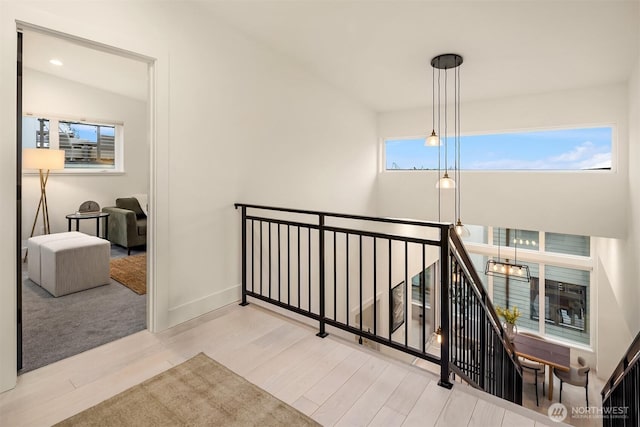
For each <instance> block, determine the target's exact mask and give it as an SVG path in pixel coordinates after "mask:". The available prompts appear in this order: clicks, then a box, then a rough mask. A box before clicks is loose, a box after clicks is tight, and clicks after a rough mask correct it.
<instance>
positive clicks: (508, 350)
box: [235, 203, 522, 404]
mask: <svg viewBox="0 0 640 427" xmlns="http://www.w3.org/2000/svg"><path fill="white" fill-rule="evenodd" d="M235 208H236V209H238V208H240V209H241V211H242V284H243V285H242V304H241V305H246V304H247V296H250V297H254V298H258V299H261V300H263V301H266V302H269V303H272V304H275V305H278V306H280V307H283V308H285V309H288V310H291V311H293V312H296V313H298V314H301V315H303V316H307V317H310V318H312V319H314V320H317V321H318V322H319V329H320V332H319V333H318V334H317V335H318V336H320V337H325V336H326V335H327V333H326V331H325V325H329V326H333V327H335V328H338V329H342V330H344V331H346V332H350V333H353V334H354V335H356V336H360V339H363V338H365V339H370V340H372V341H374V342H377V343H380V344H383V345H386V346H389V347H391V348H394V349H397V350H400V351H403V352H405V353H407V354H412V355H414V356H417V357H421V358H423V359H426V360H429V361H431V362H434V363H439V364H440V381H439V382H438V384H439V385H441V386H443V387H446V388H451V386H452V383H451V381H450V379H451V378H450V377H451V374H452V373H453V374H457V375H459V376H460V377H461V378H463V379H464V380H465V381H467V382H468V383H469V384H470V385H471V386H474V387H476V388H480V389H482V390H484V391H487V392H489V393H491V394H494V395H496V396H499V397H502V398H504V399H507V400H511V401H513V402H515V403H518V404H521V399H522V395H521V392H522V369H521V366H520V363H519V361H518V358H517V355H516V353H515V349H514V347H513V344H512V343H511V342H510V341H509V340H508V339H506V334H505V331H504V329H503V327H502V324H501V322H500V320H499V318H498V316H497V314H496V312H495V309H494V308H493V306H492V303H491V300H490V298H489V297H488V295H487V292H486V291H485V289H484V286H483V285H482V280H481V279H480V276H479V275H478V273H477V271H476V269H475V267H474V265H473V262H472V261H471V258H470V257H469V255H468V253H467V251H466V249H465V247H464V245H463V243H462V241H461V240H460V238H459V236H458V235H457V234H456V233H455V231H454V227H453V224H451V223H442V222H429V221H422V220H411V219H400V218H387V217H372V216H366V215H355V214H344V213H335V212H326V211H315V210H307V209H295V208H283V207H272V206H266V205H257V204H246V203H235ZM248 209H255V210H258V211H266V212H272V214H266V213H265V214H261V213H260V212H252V213H251V214H250V215H249V214H247V210H248ZM273 212H280V213H290V214H295V215H307V216H310V217H311V218H310V217H296V216H295V215H278V214H275V213H273ZM288 218H291V219H288ZM330 219H344V220H353V221H362V222H363V223H360V224H357V225H356V226H355V228H353V227H349V222H348V221H344V223H341V222H340V221H329V222H330V224H327V220H330ZM254 222H257V224H258V233H257V234H256V231H255V230H254ZM263 222H265V223H267V232H268V233H267V236H266V237H265V239H267V240H266V243H263ZM366 223H374V224H375V223H377V224H385V223H386V224H395V225H408V226H412V227H417V229H415V228H414V229H412V231H418V230H420V229H421V228H422V229H421V230H420V232H419V233H418V234H417V235H416V236H411V235H410V234H411V233H407V235H405V233H404V232H401V233H399V234H396V233H393V232H392V233H389V232H388V231H389V230H385V229H384V228H382V227H375V226H373V225H371V224H366ZM249 224H250V226H249ZM273 224H275V225H276V236H277V237H275V239H276V248H277V251H276V252H277V260H275V261H272V255H271V254H272V248H273V244H272V225H273ZM281 226H286V228H285V237H284V239H285V240H284V246H283V245H282V243H281V233H280V230H281V228H280V227H281ZM290 226H293V227H297V230H295V229H294V232H295V237H296V238H295V239H294V241H293V246H294V248H295V249H294V257H293V258H292V257H291V254H290V249H291V246H292V245H291V240H290V239H291V237H290V232H289V227H290ZM370 227H373V229H371V228H370ZM379 228H380V231H379V230H378V229H379ZM301 229H303V230H304V229H307V232H306V235H307V236H308V237H306V239H305V242H306V244H305V246H306V247H305V248H304V249H303V251H304V257H305V258H306V259H305V260H304V261H306V263H307V265H308V267H307V268H306V272H305V275H307V274H308V278H305V279H306V280H305V282H306V285H305V286H307V287H308V290H307V292H306V295H307V297H308V302H307V301H304V302H303V303H302V304H301V298H300V296H301V288H300V284H301V283H304V282H301V276H300V270H301V269H300V266H301V265H302V264H301V257H300V248H301V246H300V244H301V241H300V236H301V235H300V230H301ZM428 229H431V230H433V231H434V232H435V231H437V232H438V237H437V238H435V239H434V238H428V237H429V236H430V234H424V231H426V230H428ZM311 230H316V233H317V234H316V236H317V237H316V239H315V241H314V243H313V245H314V247H315V250H314V251H312V233H311ZM248 231H250V234H251V243H250V251H249V252H247V250H248V246H247V244H248V240H247V232H248ZM384 231H387V232H384ZM325 233H326V234H327V235H328V236H329V237H325ZM336 235H345V236H346V239H344V245H345V246H344V249H341V250H343V251H344V253H345V254H346V258H345V263H344V265H345V266H346V267H345V271H346V281H345V282H344V283H345V286H346V287H344V288H343V289H342V290H341V292H344V291H345V290H346V293H345V295H346V304H344V307H346V308H347V314H346V321H344V320H341V319H338V317H336V307H337V305H336V304H337V303H336V295H337V289H338V288H336V283H337V282H336V271H337V266H338V264H336ZM350 235H356V236H359V240H358V241H357V242H356V246H357V247H358V248H359V249H358V250H359V252H358V258H357V259H356V261H358V263H359V267H356V271H357V269H358V268H359V272H357V273H355V275H356V277H358V280H357V281H356V282H355V283H354V284H353V285H352V286H358V284H359V290H357V291H355V292H356V293H357V295H359V299H360V301H359V302H360V306H359V319H360V320H359V322H360V326H359V328H358V327H357V324H356V323H352V324H350V321H349V319H350V316H351V315H350V314H349V313H350V311H349V294H350V291H349V278H350V277H351V276H350V273H349V271H350V270H349V265H350V262H349V240H350V239H349V236H350ZM254 236H255V238H257V239H258V240H257V244H258V246H257V247H258V252H259V254H254V248H256V242H254ZM330 236H333V237H332V239H333V240H329V241H328V242H329V244H331V243H330V242H332V244H333V251H332V252H333V260H331V259H330V258H326V256H325V247H326V246H325V244H326V243H327V242H326V241H325V240H326V239H327V238H330ZM363 237H365V238H370V239H372V240H368V241H369V242H372V253H369V254H368V255H367V256H368V257H369V258H370V259H371V260H372V268H373V276H372V285H373V291H372V292H373V295H374V299H373V301H374V302H373V304H372V307H373V319H374V320H373V332H371V331H370V330H368V329H367V330H365V329H364V328H363V326H364V325H363V320H362V319H363V313H364V312H363V279H362V278H363V249H362V248H363V246H362V245H363ZM376 239H383V240H382V241H383V242H384V241H386V244H388V265H389V267H388V269H387V270H388V280H385V279H383V283H384V282H385V281H388V290H387V291H388V293H389V295H388V302H389V322H390V323H389V328H388V334H385V335H382V334H377V332H376V325H377V323H376V322H377V320H376V319H377V317H376V307H377V303H376V301H377V297H376V296H377V295H378V292H377V288H376V283H377V281H376V279H377V278H378V277H384V276H379V274H380V273H378V270H377V268H376V262H377V260H378V259H379V258H378V257H377V255H376V253H377V252H376V248H377V246H376V242H377V240H376ZM296 240H297V242H296ZM393 241H400V242H403V243H404V245H403V246H404V249H400V253H402V251H404V280H403V281H402V282H401V284H404V286H405V288H401V289H404V290H403V291H402V293H403V295H402V296H401V298H402V299H403V302H402V304H401V305H398V307H402V310H404V313H403V316H404V317H403V318H402V319H403V320H402V323H406V322H407V321H408V317H407V307H409V300H408V298H409V296H408V295H409V292H408V291H407V287H408V286H409V284H410V282H409V278H410V277H411V276H409V273H408V265H409V263H408V259H409V257H408V248H409V246H408V245H409V243H412V244H413V243H415V244H418V245H421V250H422V269H421V272H422V273H421V274H425V273H424V272H426V271H427V270H426V264H425V260H426V259H425V253H426V252H425V251H426V248H427V247H429V246H431V247H439V248H440V250H439V266H440V267H439V268H438V270H437V271H439V283H440V284H439V299H440V301H439V306H440V310H439V311H440V315H439V319H437V318H435V319H434V324H433V325H432V327H433V332H435V331H436V325H437V322H439V323H440V326H439V327H438V330H439V331H441V337H442V343H441V346H440V349H441V353H440V356H439V357H438V356H435V355H432V354H429V353H428V352H427V351H426V350H425V344H426V335H424V334H425V331H426V330H427V329H426V323H425V322H426V314H425V301H426V300H425V295H423V296H422V316H421V317H422V327H421V331H423V332H422V333H423V336H422V341H421V346H422V348H421V349H420V348H418V347H416V346H414V345H413V344H409V340H408V331H409V328H408V327H407V326H405V329H404V344H403V343H402V342H401V341H396V340H395V339H393V338H392V334H393V331H395V329H392V326H391V325H392V323H391V321H392V317H391V312H392V307H393V306H392V301H391V293H392V290H393V289H395V287H393V286H392V264H393V263H392V242H393ZM265 244H266V246H264V245H265ZM263 247H266V251H267V255H266V257H267V261H266V266H267V270H266V275H267V277H268V284H267V286H268V288H267V290H268V295H265V294H264V293H263V272H264V271H265V269H264V268H265V267H264V266H265V264H264V263H263ZM281 248H284V249H283V250H284V251H285V255H284V259H286V266H285V274H286V275H287V280H286V286H287V288H286V289H287V293H286V296H287V300H286V302H285V301H284V300H281V296H282V290H281V287H280V284H281V283H282V282H281V280H280V277H281V270H280V268H281V265H282V264H281V256H280V250H281ZM341 248H342V246H341ZM295 251H297V266H295V265H296V256H295ZM394 253H395V250H394ZM312 254H313V256H312ZM386 256H387V255H385V257H386ZM249 257H250V258H249ZM256 257H257V258H256ZM248 259H250V271H251V278H250V281H251V289H248V286H247V283H248V276H247V272H248V269H247V266H248V265H249V264H248V261H247V260H248ZM256 260H257V262H258V275H259V278H258V279H257V280H258V284H259V292H258V291H256V290H254V284H255V281H254V273H255V271H256V267H255V265H254V263H255V262H256ZM292 260H293V263H294V266H295V267H294V269H295V270H296V271H297V272H298V273H297V275H298V277H297V288H298V289H297V292H296V291H295V287H294V288H293V290H294V292H293V293H294V294H297V307H296V303H295V302H293V301H291V300H290V299H289V298H290V295H291V294H290V292H291V289H290V288H289V286H290V284H291V278H290V274H291V266H290V263H291V261H292ZM381 260H382V263H383V264H384V263H385V260H384V258H382V259H381ZM274 262H275V264H274ZM312 263H317V264H315V265H317V267H316V268H313V269H312ZM326 263H329V267H328V268H329V269H330V271H332V272H333V293H332V295H333V317H332V316H331V315H328V314H327V313H326V307H325V298H326V295H325V294H326V292H325V285H326V284H327V283H326V280H325V278H326V276H325V273H326V271H325V269H326V268H327V267H326ZM272 265H275V266H276V267H274V268H277V281H276V289H277V299H276V296H275V294H274V296H273V297H272V292H271V291H272V278H273V275H272V269H271V268H272ZM367 268H370V267H367ZM454 269H455V276H452V274H454V272H453V270H454ZM312 270H313V275H314V276H315V277H316V280H317V282H316V283H317V285H316V289H315V290H314V292H316V293H317V299H315V301H317V303H318V305H317V306H316V307H315V308H313V309H312V292H311V286H312V285H311V283H312ZM394 271H395V268H394ZM401 271H402V270H401ZM342 274H344V272H343V273H342ZM384 274H385V275H386V274H387V273H384ZM400 274H401V273H400ZM452 279H453V280H452ZM421 280H423V279H421ZM294 281H295V279H294ZM424 281H425V282H426V278H425V279H424ZM328 286H331V285H330V284H329V285H328ZM420 286H421V288H420V289H423V287H424V286H426V285H424V284H423V282H421V284H420ZM341 287H342V285H341ZM352 289H353V288H352ZM356 289H357V288H356ZM378 289H382V288H378ZM460 289H462V291H460ZM450 291H451V292H455V295H458V294H459V295H463V297H464V300H465V301H470V302H471V303H470V304H467V303H459V302H457V303H454V302H453V298H454V295H452V294H451V293H450ZM420 292H423V290H421V291H420ZM314 298H315V297H314ZM455 298H457V296H456V297H455ZM305 299H306V298H305ZM467 299H468V300H467ZM436 303H437V302H436ZM305 305H306V308H305ZM344 307H343V309H344ZM460 307H463V308H462V309H460ZM461 310H462V311H461ZM452 311H453V312H452ZM463 312H464V313H463ZM452 315H453V316H454V317H455V319H457V320H456V321H455V322H458V321H462V320H464V319H466V320H464V325H463V326H461V327H460V328H459V329H455V328H456V325H457V323H452V321H451V319H452ZM469 319H477V326H476V324H473V320H469ZM470 322H471V323H470ZM402 323H401V324H402ZM465 326H468V328H465ZM396 328H397V327H396ZM452 328H453V329H452ZM463 328H465V329H464V330H463ZM452 331H453V332H452ZM455 334H461V339H462V341H459V340H458V335H455ZM474 339H475V343H476V344H474V345H473V349H472V348H471V347H470V345H469V344H468V343H469V342H471V341H473V340H474ZM461 343H462V345H461ZM461 352H462V353H461ZM454 353H455V354H454ZM461 355H462V356H461ZM476 355H477V357H476ZM456 363H458V365H456ZM496 369H497V370H496Z"/></svg>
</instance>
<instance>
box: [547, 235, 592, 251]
mask: <svg viewBox="0 0 640 427" xmlns="http://www.w3.org/2000/svg"><path fill="white" fill-rule="evenodd" d="M544 249H545V250H546V251H547V252H556V253H560V254H569V255H581V256H589V255H590V253H591V239H590V238H589V236H576V235H573V234H558V233H545V244H544Z"/></svg>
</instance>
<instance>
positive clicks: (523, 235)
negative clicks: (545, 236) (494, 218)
mask: <svg viewBox="0 0 640 427" xmlns="http://www.w3.org/2000/svg"><path fill="white" fill-rule="evenodd" d="M539 236H540V233H538V232H537V231H531V230H517V229H514V228H499V227H494V229H493V244H494V245H496V246H497V245H498V244H500V246H509V247H515V246H516V245H517V247H518V248H521V249H529V250H538V248H539V242H538V240H539Z"/></svg>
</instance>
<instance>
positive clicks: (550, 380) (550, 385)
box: [547, 366, 553, 400]
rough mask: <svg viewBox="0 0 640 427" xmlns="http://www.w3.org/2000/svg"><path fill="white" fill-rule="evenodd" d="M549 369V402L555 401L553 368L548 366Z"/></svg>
mask: <svg viewBox="0 0 640 427" xmlns="http://www.w3.org/2000/svg"><path fill="white" fill-rule="evenodd" d="M548 368H549V375H548V378H547V381H548V382H549V392H548V393H547V394H548V395H549V400H553V366H548Z"/></svg>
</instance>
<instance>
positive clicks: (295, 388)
mask: <svg viewBox="0 0 640 427" xmlns="http://www.w3.org/2000/svg"><path fill="white" fill-rule="evenodd" d="M353 352H354V350H353V349H351V348H350V347H348V346H346V345H339V346H337V347H336V348H334V349H333V350H331V351H330V352H329V353H328V354H327V355H326V356H325V357H323V358H321V359H320V360H319V361H317V362H316V363H315V364H314V366H313V368H312V369H309V370H308V371H307V372H305V373H303V374H302V375H300V376H297V377H296V376H293V375H291V376H290V377H289V380H288V381H287V382H286V383H283V384H282V388H280V389H279V390H276V391H275V393H276V395H277V397H278V398H279V399H281V400H282V401H283V402H286V403H289V404H291V403H292V402H295V401H296V400H298V399H299V398H300V397H302V396H303V395H304V394H305V393H306V392H307V391H308V390H309V389H311V387H313V386H314V385H315V384H317V383H318V382H319V381H321V380H322V379H323V378H324V377H326V376H327V375H328V374H329V372H331V371H332V370H333V369H334V368H335V367H336V366H337V365H338V364H339V363H341V362H342V361H344V360H345V359H346V358H347V357H349V356H350V355H352V354H353ZM317 406H318V405H316V409H317Z"/></svg>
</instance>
